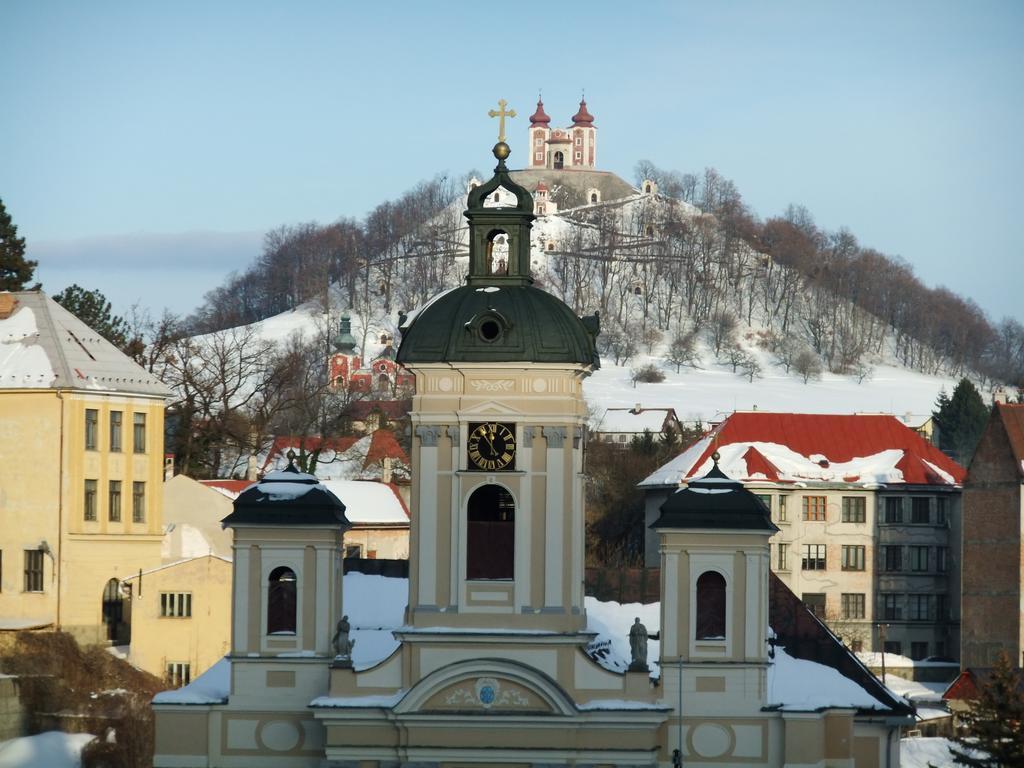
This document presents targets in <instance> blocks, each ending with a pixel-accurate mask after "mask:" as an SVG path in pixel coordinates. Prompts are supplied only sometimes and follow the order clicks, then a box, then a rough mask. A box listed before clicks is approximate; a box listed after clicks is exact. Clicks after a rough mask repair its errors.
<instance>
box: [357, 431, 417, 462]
mask: <svg viewBox="0 0 1024 768" xmlns="http://www.w3.org/2000/svg"><path fill="white" fill-rule="evenodd" d="M386 458H389V459H396V460H398V461H400V462H402V463H404V464H408V463H409V457H408V456H406V454H405V451H403V450H402V446H400V445H399V444H398V441H397V440H396V439H395V433H394V432H392V431H391V430H390V429H378V430H375V431H374V433H373V436H372V437H371V438H370V449H369V450H368V451H367V452H366V461H364V462H363V469H365V468H366V467H369V466H371V465H373V464H376V463H378V462H380V461H383V460H384V459H386Z"/></svg>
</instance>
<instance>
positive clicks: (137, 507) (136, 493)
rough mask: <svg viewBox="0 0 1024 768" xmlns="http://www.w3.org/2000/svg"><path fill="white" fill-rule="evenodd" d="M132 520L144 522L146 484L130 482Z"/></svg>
mask: <svg viewBox="0 0 1024 768" xmlns="http://www.w3.org/2000/svg"><path fill="white" fill-rule="evenodd" d="M132 522H133V523H144V522H146V484H145V483H140V482H138V481H135V482H133V483H132Z"/></svg>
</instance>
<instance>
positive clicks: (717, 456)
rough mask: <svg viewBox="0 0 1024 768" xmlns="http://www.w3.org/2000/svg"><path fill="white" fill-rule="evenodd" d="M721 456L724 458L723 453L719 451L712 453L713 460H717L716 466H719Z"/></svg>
mask: <svg viewBox="0 0 1024 768" xmlns="http://www.w3.org/2000/svg"><path fill="white" fill-rule="evenodd" d="M720 458H722V454H720V453H719V452H718V451H715V452H714V453H712V454H711V460H712V461H713V462H715V466H716V467H717V466H718V460H719V459H720Z"/></svg>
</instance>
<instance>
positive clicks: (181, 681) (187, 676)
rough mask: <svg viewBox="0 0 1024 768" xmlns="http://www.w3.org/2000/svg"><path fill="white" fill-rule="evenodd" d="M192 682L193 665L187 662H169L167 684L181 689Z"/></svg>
mask: <svg viewBox="0 0 1024 768" xmlns="http://www.w3.org/2000/svg"><path fill="white" fill-rule="evenodd" d="M190 682H192V665H191V664H189V663H188V662H187V661H169V662H167V683H168V684H169V685H170V686H171V687H173V688H180V687H181V686H183V685H188V684H189V683H190Z"/></svg>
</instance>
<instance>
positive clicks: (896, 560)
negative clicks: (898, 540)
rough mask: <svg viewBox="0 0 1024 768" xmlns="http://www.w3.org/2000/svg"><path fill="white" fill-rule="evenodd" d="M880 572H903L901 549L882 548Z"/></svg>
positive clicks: (895, 547) (893, 547)
mask: <svg viewBox="0 0 1024 768" xmlns="http://www.w3.org/2000/svg"><path fill="white" fill-rule="evenodd" d="M881 549H882V570H883V571H902V570H903V547H900V546H883V547H882V548H881Z"/></svg>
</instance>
